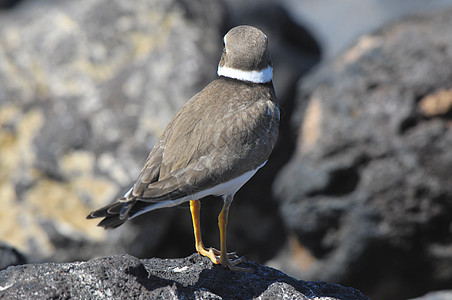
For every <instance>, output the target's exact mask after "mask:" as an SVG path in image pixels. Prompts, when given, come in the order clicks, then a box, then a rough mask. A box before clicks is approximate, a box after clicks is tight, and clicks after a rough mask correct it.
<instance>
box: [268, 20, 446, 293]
mask: <svg viewBox="0 0 452 300" xmlns="http://www.w3.org/2000/svg"><path fill="white" fill-rule="evenodd" d="M451 15H452V12H451V11H444V12H441V13H436V14H431V15H425V16H417V17H412V18H409V19H407V20H404V21H401V22H399V23H397V24H393V25H392V26H390V27H387V28H385V29H384V30H381V31H380V32H378V33H376V34H374V35H368V36H363V37H362V38H361V39H360V40H359V41H358V42H357V43H356V44H355V45H354V46H353V47H351V49H349V50H348V51H346V52H345V53H343V54H342V55H341V56H339V57H338V58H336V59H335V60H333V61H330V62H325V63H324V64H322V65H321V66H320V67H319V68H318V69H317V70H316V71H315V72H313V73H312V74H310V75H309V76H308V77H307V78H305V79H304V80H303V82H302V84H301V86H300V91H299V96H298V112H297V114H295V116H294V118H293V119H292V121H293V124H294V127H295V128H297V129H296V130H297V131H299V135H300V136H299V139H298V142H297V148H296V154H295V155H294V156H293V157H292V159H291V161H290V162H289V163H288V164H287V165H286V167H285V168H284V169H283V170H282V171H281V172H280V173H279V175H278V178H277V180H276V182H275V184H274V192H275V195H276V196H277V197H278V198H279V199H280V201H281V213H282V215H283V220H284V222H285V224H286V226H287V227H288V228H289V230H290V231H291V233H292V235H293V238H292V239H291V242H290V243H289V244H288V246H287V249H286V250H285V251H284V252H282V254H281V257H280V258H279V259H275V260H274V261H273V262H272V263H273V264H274V265H276V266H278V268H281V269H283V270H284V271H285V272H288V273H290V274H293V275H296V276H300V277H302V278H309V279H310V280H313V279H314V280H325V281H333V282H339V283H342V284H348V285H353V286H356V287H358V288H359V289H361V290H363V291H364V292H366V293H367V294H369V295H370V296H371V298H372V299H401V298H407V297H414V296H417V295H421V294H422V293H425V292H426V291H428V290H430V289H438V288H447V287H450V282H452V251H451V249H452V218H451V217H450V216H451V215H452V202H451V201H450V200H451V199H452V168H451V166H452V151H451V149H452V117H451V116H452V115H451V111H452V100H451V99H452V85H451V78H452V69H451V68H450V67H449V64H450V62H452V31H451V30H450V28H451V26H452V18H451V17H450V16H451ZM419 282H422V284H419Z"/></svg>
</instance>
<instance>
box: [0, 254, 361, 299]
mask: <svg viewBox="0 0 452 300" xmlns="http://www.w3.org/2000/svg"><path fill="white" fill-rule="evenodd" d="M244 264H246V265H248V267H252V268H254V270H255V272H254V273H244V272H233V271H230V270H229V269H226V268H224V267H222V266H218V265H213V264H212V262H211V261H210V260H209V259H208V258H205V257H201V256H200V255H198V254H193V255H191V256H189V257H186V258H180V259H157V258H153V259H141V260H140V259H138V258H136V257H133V256H130V255H118V256H113V257H104V258H98V259H93V260H90V261H87V262H74V263H47V264H34V265H23V266H17V267H10V268H8V269H7V270H4V271H1V272H0V298H2V299H49V298H51V299H69V298H70V299H92V298H93V297H94V298H105V299H156V298H158V299H257V298H259V299H323V300H327V299H328V300H333V299H348V300H361V299H362V300H364V299H369V298H368V297H366V296H364V295H363V294H362V293H361V292H359V291H358V290H355V289H353V288H347V287H343V286H340V285H337V284H329V283H324V282H307V281H297V280H295V279H293V278H291V277H289V276H287V275H285V274H284V273H282V272H280V271H278V270H275V269H272V268H269V267H264V266H261V265H259V264H256V263H251V262H246V263H244Z"/></svg>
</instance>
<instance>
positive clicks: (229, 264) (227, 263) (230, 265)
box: [220, 256, 254, 273]
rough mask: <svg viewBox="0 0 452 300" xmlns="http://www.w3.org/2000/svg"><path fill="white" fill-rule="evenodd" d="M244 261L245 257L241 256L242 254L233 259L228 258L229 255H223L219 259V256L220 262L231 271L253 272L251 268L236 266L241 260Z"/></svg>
mask: <svg viewBox="0 0 452 300" xmlns="http://www.w3.org/2000/svg"><path fill="white" fill-rule="evenodd" d="M244 261H245V257H243V256H242V257H240V258H236V259H233V260H229V257H225V258H223V259H221V257H220V264H222V265H223V266H226V267H228V268H229V269H231V270H232V271H239V272H249V273H254V270H253V269H250V268H242V267H238V266H237V265H238V264H240V263H241V262H244Z"/></svg>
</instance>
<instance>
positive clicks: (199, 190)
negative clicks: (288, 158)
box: [87, 25, 280, 272]
mask: <svg viewBox="0 0 452 300" xmlns="http://www.w3.org/2000/svg"><path fill="white" fill-rule="evenodd" d="M217 74H218V77H217V78H216V79H214V80H213V81H212V82H211V83H209V84H208V85H207V86H206V87H205V88H203V89H202V90H201V91H200V92H199V93H197V94H196V95H195V96H193V97H192V98H191V99H189V100H188V101H187V102H186V103H185V104H184V105H183V106H182V107H181V108H180V109H179V111H178V112H177V113H176V114H175V115H174V117H173V118H172V119H171V120H170V122H169V123H168V125H167V127H166V128H165V130H164V131H163V133H162V135H161V137H160V138H159V139H158V141H157V142H156V144H155V145H154V147H153V148H152V150H151V152H150V154H149V156H148V157H147V159H146V162H145V164H144V167H143V168H142V169H141V172H140V174H139V176H138V178H137V180H136V181H135V183H134V184H133V186H132V187H131V188H130V189H129V190H128V192H127V193H126V194H125V195H124V196H123V197H122V198H120V199H118V200H116V201H115V202H114V203H112V204H109V205H107V206H105V207H102V208H100V209H98V210H95V211H93V212H91V213H90V214H89V215H88V216H87V218H88V219H93V218H103V220H101V221H100V223H99V224H98V226H101V227H104V228H115V227H117V226H119V225H121V224H123V223H124V222H126V221H127V220H129V219H132V218H135V217H137V216H139V215H142V214H144V213H146V212H149V211H152V210H155V209H160V208H165V207H173V206H177V205H180V204H182V203H185V202H189V203H190V212H191V216H192V221H193V231H194V237H195V248H196V251H197V252H198V253H199V254H200V255H202V256H206V257H208V258H209V259H210V260H211V261H212V262H213V263H214V264H219V265H223V266H225V267H228V268H229V269H231V270H233V271H245V272H252V271H253V270H252V269H250V268H245V267H239V266H238V264H240V263H242V262H244V260H245V259H244V257H240V258H239V257H238V256H237V255H236V254H235V253H233V252H232V253H228V252H227V247H226V231H227V224H228V215H229V208H230V206H231V203H232V201H233V198H234V195H235V193H236V192H237V191H238V190H239V189H240V188H241V187H242V186H243V185H244V184H245V183H246V182H247V181H248V180H249V179H250V178H251V177H252V176H253V175H254V174H255V173H256V172H257V170H259V169H260V168H261V167H263V166H264V165H265V163H266V162H267V160H268V157H269V156H270V154H271V152H272V150H273V148H274V146H275V144H276V141H277V138H278V129H279V120H280V111H279V106H278V100H277V97H276V93H275V89H274V87H273V66H272V62H271V58H270V53H269V46H268V38H267V36H266V35H265V34H264V33H263V32H262V31H261V30H259V29H258V28H255V27H253V26H249V25H240V26H237V27H234V28H232V29H231V30H229V31H228V32H227V33H226V35H225V36H224V38H223V52H222V54H221V57H220V61H219V64H218V69H217ZM206 196H214V197H221V198H222V200H223V206H222V209H221V212H220V213H219V215H218V227H219V232H220V250H217V249H215V248H209V249H207V248H206V247H205V246H204V244H203V241H202V236H201V225H200V223H201V221H200V209H201V202H200V199H202V198H204V197H206Z"/></svg>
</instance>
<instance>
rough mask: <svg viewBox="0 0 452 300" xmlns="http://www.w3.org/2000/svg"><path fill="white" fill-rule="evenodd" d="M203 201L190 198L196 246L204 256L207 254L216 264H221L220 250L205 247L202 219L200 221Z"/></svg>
mask: <svg viewBox="0 0 452 300" xmlns="http://www.w3.org/2000/svg"><path fill="white" fill-rule="evenodd" d="M200 210H201V203H200V202H199V200H190V212H191V217H192V220H193V231H194V233H195V247H196V251H198V253H199V254H201V255H202V256H207V257H208V258H210V260H211V261H212V262H213V263H214V264H219V263H220V262H219V260H218V258H217V255H220V251H218V250H217V249H213V248H210V249H209V250H207V249H206V248H205V247H204V244H203V242H202V236H201V221H200Z"/></svg>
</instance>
